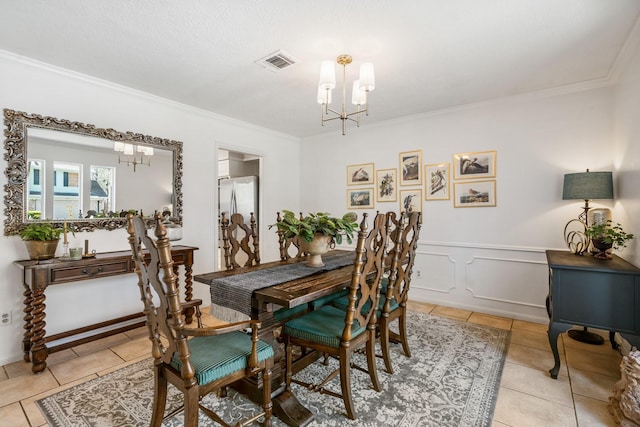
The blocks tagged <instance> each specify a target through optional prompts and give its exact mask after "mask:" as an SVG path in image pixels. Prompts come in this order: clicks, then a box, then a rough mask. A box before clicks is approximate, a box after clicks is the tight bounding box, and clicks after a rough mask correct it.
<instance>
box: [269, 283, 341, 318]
mask: <svg viewBox="0 0 640 427" xmlns="http://www.w3.org/2000/svg"><path fill="white" fill-rule="evenodd" d="M348 293H349V291H348V290H347V289H343V290H341V291H339V292H334V293H332V294H329V295H325V296H323V297H320V298H318V299H316V300H313V301H311V302H310V303H309V304H310V305H311V309H312V310H317V309H319V308H320V307H322V306H323V305H327V304H329V303H331V301H333V300H335V299H337V298H340V297H342V296H345V295H347V294H348ZM307 307H308V306H307V304H302V305H299V306H297V307H291V308H281V309H279V310H276V311H274V312H273V317H274V318H275V319H276V320H277V321H278V322H282V321H285V320H287V319H289V318H291V317H294V316H296V315H299V314H302V313H304V312H305V311H307Z"/></svg>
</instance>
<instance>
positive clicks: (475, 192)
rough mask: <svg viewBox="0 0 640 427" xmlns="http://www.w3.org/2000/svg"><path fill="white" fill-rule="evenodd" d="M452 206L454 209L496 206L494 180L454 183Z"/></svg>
mask: <svg viewBox="0 0 640 427" xmlns="http://www.w3.org/2000/svg"><path fill="white" fill-rule="evenodd" d="M453 206H454V207H456V208H477V207H485V206H487V207H492V206H496V180H495V179H490V180H486V181H461V182H454V183H453Z"/></svg>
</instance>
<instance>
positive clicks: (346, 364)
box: [340, 349, 356, 420]
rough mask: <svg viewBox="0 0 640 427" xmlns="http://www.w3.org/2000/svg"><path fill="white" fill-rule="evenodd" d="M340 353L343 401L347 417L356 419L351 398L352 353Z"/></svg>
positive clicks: (342, 351)
mask: <svg viewBox="0 0 640 427" xmlns="http://www.w3.org/2000/svg"><path fill="white" fill-rule="evenodd" d="M340 352H341V353H342V354H340V386H341V387H342V400H344V407H345V409H346V410H347V417H349V418H351V419H352V420H355V419H356V411H355V409H354V407H353V399H352V397H351V352H349V351H344V349H341V350H340Z"/></svg>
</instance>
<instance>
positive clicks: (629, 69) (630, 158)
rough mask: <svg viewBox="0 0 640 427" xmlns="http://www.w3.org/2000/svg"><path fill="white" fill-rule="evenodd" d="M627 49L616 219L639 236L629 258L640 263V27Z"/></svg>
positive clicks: (618, 99) (619, 87)
mask: <svg viewBox="0 0 640 427" xmlns="http://www.w3.org/2000/svg"><path fill="white" fill-rule="evenodd" d="M638 25H640V24H638ZM627 48H628V49H627V52H628V55H629V57H628V58H627V63H626V64H625V66H624V67H623V70H622V73H621V75H620V76H619V79H618V82H617V84H616V86H615V104H614V111H615V122H614V123H615V136H614V138H613V139H614V142H615V144H614V148H615V150H614V154H615V157H614V168H615V171H616V175H617V176H618V186H617V188H616V190H617V193H616V199H617V202H618V203H616V206H615V210H614V220H616V221H617V222H620V223H621V224H622V225H623V227H624V229H625V230H626V231H627V232H630V233H633V234H634V235H635V237H636V238H635V239H634V240H632V241H631V243H630V244H629V245H628V248H627V250H626V253H627V254H628V256H627V257H626V259H627V260H629V261H631V262H632V263H633V264H635V265H639V266H640V78H639V77H638V76H640V28H638V27H636V28H635V31H634V32H633V33H632V36H631V37H630V38H629V42H628V46H627Z"/></svg>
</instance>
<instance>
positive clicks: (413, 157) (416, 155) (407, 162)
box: [399, 150, 422, 185]
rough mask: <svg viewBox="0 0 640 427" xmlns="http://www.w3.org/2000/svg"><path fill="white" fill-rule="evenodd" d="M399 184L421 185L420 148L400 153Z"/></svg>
mask: <svg viewBox="0 0 640 427" xmlns="http://www.w3.org/2000/svg"><path fill="white" fill-rule="evenodd" d="M399 172H400V185H422V150H415V151H405V152H403V153H400V170H399Z"/></svg>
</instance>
